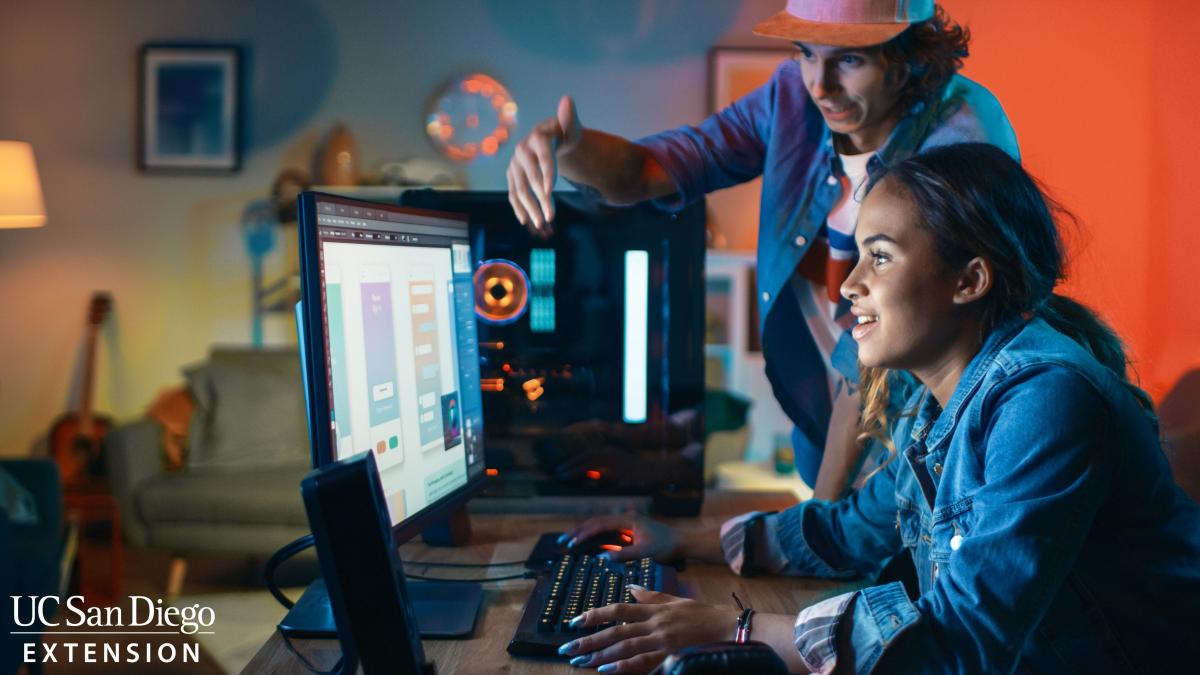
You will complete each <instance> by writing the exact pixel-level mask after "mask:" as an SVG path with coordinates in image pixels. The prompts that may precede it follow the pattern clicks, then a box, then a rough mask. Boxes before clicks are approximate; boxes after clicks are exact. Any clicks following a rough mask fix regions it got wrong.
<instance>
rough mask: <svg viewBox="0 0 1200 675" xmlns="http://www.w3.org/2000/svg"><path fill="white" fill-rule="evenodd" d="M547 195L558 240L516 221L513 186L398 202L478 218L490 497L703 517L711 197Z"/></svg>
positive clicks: (474, 235) (475, 235) (516, 504)
mask: <svg viewBox="0 0 1200 675" xmlns="http://www.w3.org/2000/svg"><path fill="white" fill-rule="evenodd" d="M554 199H555V207H556V208H555V211H556V217H555V221H554V223H553V228H552V229H553V234H552V235H550V236H547V237H542V236H537V235H534V234H531V233H530V232H529V231H528V229H527V228H525V227H524V226H523V225H521V224H520V223H518V222H517V220H516V217H515V216H514V215H513V212H512V207H511V205H510V204H509V202H508V196H507V193H504V192H491V191H435V190H414V191H408V192H405V193H404V194H403V195H402V197H401V204H402V205H404V206H412V207H418V208H425V209H433V210H436V211H443V212H447V213H457V214H464V215H466V216H467V218H468V221H469V225H470V239H471V257H472V260H471V262H472V265H473V268H474V277H473V279H474V285H475V298H476V317H477V325H478V332H479V347H480V362H481V365H480V375H481V384H482V388H483V407H484V415H483V419H484V424H485V434H484V435H485V443H486V445H487V457H488V468H489V473H490V474H491V475H492V476H493V480H492V487H490V488H489V489H488V491H487V492H486V493H485V498H486V497H494V498H496V499H497V500H499V502H500V503H501V505H503V503H504V502H503V500H504V499H505V498H506V497H507V498H510V499H511V501H510V502H509V505H510V507H511V508H515V509H521V508H529V509H534V510H541V509H545V508H546V504H547V500H555V499H557V500H559V501H560V502H570V501H574V502H575V503H578V504H588V503H591V504H602V503H603V500H602V499H600V498H604V497H614V498H622V499H628V498H631V497H644V498H646V499H647V501H649V502H651V506H652V510H654V511H656V512H659V513H666V514H678V515H684V514H694V513H697V512H698V511H699V507H700V502H701V500H702V498H703V461H704V453H703V443H704V438H703V436H704V430H703V429H704V414H703V412H704V411H703V400H704V357H703V350H704V346H703V333H704V252H705V246H704V204H703V203H702V202H701V203H696V204H692V205H690V206H688V207H686V208H684V209H683V210H682V211H679V212H678V213H668V212H666V211H663V210H661V209H659V208H657V207H655V206H654V205H651V204H642V205H638V206H634V207H628V208H616V207H611V206H606V205H603V204H599V203H596V202H595V201H594V200H590V199H588V198H587V197H586V196H584V195H582V194H580V193H574V192H562V193H555V195H554ZM581 496H582V497H588V498H591V499H587V500H579V499H578V498H579V497H581ZM488 501H489V500H488V499H484V500H482V501H481V502H478V503H479V504H483V503H487V502H488ZM473 507H475V506H474V505H473ZM568 508H569V507H568Z"/></svg>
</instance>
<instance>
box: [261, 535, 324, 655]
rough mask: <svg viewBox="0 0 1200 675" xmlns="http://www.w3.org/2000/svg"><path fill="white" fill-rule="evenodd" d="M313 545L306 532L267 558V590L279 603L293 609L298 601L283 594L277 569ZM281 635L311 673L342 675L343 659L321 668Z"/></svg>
mask: <svg viewBox="0 0 1200 675" xmlns="http://www.w3.org/2000/svg"><path fill="white" fill-rule="evenodd" d="M312 545H313V536H312V535H311V534H306V535H304V536H303V537H300V538H299V539H296V540H295V541H293V542H291V543H289V544H287V545H285V546H284V547H283V548H281V549H279V550H278V551H275V553H274V554H273V555H271V558H270V559H269V560H267V565H266V567H265V568H264V569H263V576H265V577H266V581H267V590H269V591H271V595H273V596H275V599H276V600H278V601H279V604H281V605H283V606H284V608H286V609H291V608H292V607H293V606H295V604H296V603H294V602H292V601H291V599H290V598H288V596H286V595H284V594H283V591H281V590H279V585H278V584H276V583H275V570H276V569H278V568H279V566H280V565H282V564H283V563H284V562H286V561H287V560H288V559H289V558H291V557H292V556H294V555H296V554H297V553H300V552H301V551H303V550H305V549H307V548H310V547H312ZM281 637H283V646H284V647H286V648H287V650H288V651H289V652H291V653H292V655H293V656H295V657H296V658H297V659H299V661H300V663H301V664H303V665H304V667H305V668H307V669H308V671H309V672H310V673H316V674H317V675H340V674H341V673H342V659H340V658H339V659H338V660H337V663H335V664H333V669H332V670H320V669H318V668H317V667H316V666H314V665H313V664H312V662H311V661H309V660H308V659H307V658H305V657H304V655H303V654H301V653H300V652H298V651H296V647H295V646H294V645H293V644H292V640H291V638H289V637H287V636H286V635H281Z"/></svg>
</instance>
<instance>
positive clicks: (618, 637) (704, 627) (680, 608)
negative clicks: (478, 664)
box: [560, 587, 741, 673]
mask: <svg viewBox="0 0 1200 675" xmlns="http://www.w3.org/2000/svg"><path fill="white" fill-rule="evenodd" d="M633 594H634V598H635V599H636V600H637V604H625V603H618V604H614V605H608V606H605V607H600V608H597V609H593V610H590V611H588V612H584V613H583V614H580V615H579V619H578V620H577V622H576V623H575V626H576V627H588V626H600V625H603V624H608V623H614V624H616V625H614V626H612V627H611V628H607V629H605V630H602V631H600V632H598V633H593V634H591V635H585V636H583V637H580V638H579V639H577V640H574V641H572V642H569V643H567V644H565V645H563V647H562V649H561V650H560V653H562V654H566V655H568V656H572V657H573V658H572V659H571V665H573V666H586V667H596V666H603V665H605V664H608V665H607V667H605V668H603V669H602V671H601V672H605V673H647V672H650V671H651V670H653V669H654V667H655V666H657V665H658V664H659V663H661V662H662V661H663V659H665V658H667V656H668V655H670V654H673V653H675V652H677V651H679V650H680V649H683V648H684V647H687V646H690V645H697V644H704V643H707V642H718V641H720V640H729V639H731V637H732V636H733V632H734V626H735V624H736V623H737V618H738V615H739V614H740V613H741V612H740V611H739V610H738V609H737V608H736V607H732V606H730V607H714V606H712V605H705V604H701V603H699V602H696V601H695V600H688V599H686V598H678V597H675V596H674V595H668V594H666V593H656V592H654V591H648V590H645V589H641V588H640V587H635V588H634V589H633Z"/></svg>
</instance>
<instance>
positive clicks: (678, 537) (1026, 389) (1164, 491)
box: [562, 144, 1200, 673]
mask: <svg viewBox="0 0 1200 675" xmlns="http://www.w3.org/2000/svg"><path fill="white" fill-rule="evenodd" d="M1056 212H1057V209H1056V208H1054V206H1053V205H1052V204H1051V203H1050V202H1049V201H1048V200H1047V198H1046V197H1045V196H1044V195H1043V194H1042V193H1041V191H1040V190H1039V189H1038V186H1037V185H1036V184H1035V183H1034V181H1033V180H1032V179H1031V178H1030V177H1029V176H1028V175H1027V174H1026V173H1025V171H1024V170H1023V169H1022V168H1021V166H1020V165H1019V164H1018V163H1017V162H1015V161H1014V160H1012V159H1011V158H1010V157H1009V156H1008V155H1006V154H1004V152H1002V151H1000V150H998V149H996V148H995V147H992V146H989V145H982V144H963V145H952V146H946V147H943V148H939V149H935V150H931V151H929V152H927V153H925V154H923V155H920V156H917V157H913V158H911V159H908V160H905V161H903V162H901V163H899V164H897V165H896V166H894V167H892V168H890V170H888V171H887V172H886V173H885V174H884V176H883V177H882V179H880V180H879V181H878V182H877V183H876V185H875V187H874V189H872V190H871V192H870V193H869V194H868V195H867V197H866V198H865V200H864V202H863V205H862V210H861V212H860V215H859V221H858V228H857V231H856V234H855V237H856V240H857V245H858V249H859V254H860V259H859V261H858V263H857V266H856V267H855V268H854V270H853V272H852V273H851V275H850V277H849V279H848V280H847V281H846V283H845V284H844V285H843V286H842V289H841V290H842V295H843V296H845V297H846V298H848V299H849V300H850V301H851V302H852V303H853V312H854V314H855V315H856V316H858V317H859V324H858V326H857V327H856V328H855V330H854V338H855V339H856V340H857V341H858V345H859V359H860V361H861V366H862V367H863V369H864V378H863V391H862V393H863V401H864V403H863V405H864V410H863V425H864V436H870V435H874V436H878V437H884V438H886V442H887V444H888V446H889V450H890V451H891V458H890V460H889V461H888V463H887V464H885V465H884V466H883V467H882V468H881V470H880V471H879V472H878V473H876V474H875V475H874V476H873V477H871V478H870V479H869V480H867V482H866V484H865V485H864V486H863V487H862V488H861V489H860V490H859V491H857V492H855V493H854V494H852V495H851V496H849V497H847V498H846V499H843V500H841V501H837V502H827V501H820V500H814V501H809V502H805V503H802V504H799V505H797V506H794V507H792V508H790V509H788V510H786V511H783V512H782V513H777V514H762V513H752V514H746V515H744V516H740V517H738V518H735V519H733V520H731V521H729V522H726V523H725V524H724V525H722V526H721V528H720V531H719V533H718V532H717V531H715V529H714V530H712V531H707V532H703V531H694V530H693V531H679V530H676V529H673V528H670V527H667V526H665V525H663V524H660V523H657V522H655V521H652V520H650V519H648V518H644V517H640V516H611V517H603V518H596V519H593V520H591V521H588V522H586V523H584V524H583V525H582V526H580V527H579V528H577V529H576V530H575V531H573V532H571V533H568V534H569V536H570V537H572V538H573V541H583V540H585V539H587V538H588V537H589V536H591V535H593V534H595V533H597V532H600V531H604V530H612V529H615V528H619V527H621V528H630V529H632V530H633V534H634V544H633V545H632V546H630V547H628V548H626V549H625V550H624V551H621V552H620V553H617V554H613V555H614V557H617V558H618V559H625V558H631V557H637V556H643V555H653V556H655V557H658V558H660V559H673V558H678V557H696V558H701V559H708V560H713V561H722V560H723V561H727V562H728V563H729V564H730V566H731V567H732V568H733V570H734V571H735V572H737V573H740V574H750V573H754V572H765V573H773V574H787V575H808V576H818V577H828V578H841V577H855V576H863V575H872V574H874V573H875V572H876V571H877V570H878V569H879V568H880V566H881V565H882V564H883V563H884V562H885V561H887V560H888V559H889V558H890V557H892V556H894V555H911V556H912V559H913V561H914V563H915V565H916V569H917V576H918V582H919V586H920V595H919V597H918V598H917V599H916V600H915V601H914V600H910V599H909V597H908V595H907V594H906V593H905V591H904V589H903V587H902V586H901V585H900V583H898V582H895V583H890V584H886V585H879V586H871V587H867V588H864V589H862V590H857V591H854V592H851V593H846V594H844V595H841V596H838V597H834V598H831V599H829V600H826V601H823V602H820V603H818V604H816V605H813V606H810V607H807V608H804V609H803V610H801V611H800V612H799V615H798V616H792V615H766V614H754V615H753V616H752V618H751V634H750V639H752V640H758V641H762V642H766V643H768V644H770V645H771V646H772V647H773V648H774V649H775V651H776V652H778V654H779V655H780V656H781V657H782V658H783V659H784V661H785V662H786V663H787V664H788V666H789V667H790V668H791V669H792V670H794V671H798V672H803V671H808V670H811V671H813V672H822V673H826V672H834V671H835V670H836V671H837V672H863V673H866V672H904V673H912V672H927V671H928V672H937V673H949V672H962V673H1008V672H1013V671H1017V670H1020V671H1022V672H1046V673H1065V672H1090V673H1097V672H1105V673H1107V672H1131V671H1138V672H1148V673H1152V672H1178V671H1179V669H1181V668H1183V669H1191V668H1195V667H1196V664H1197V663H1200V653H1198V651H1200V650H1198V645H1200V640H1198V639H1197V637H1196V636H1197V634H1200V630H1198V629H1200V626H1198V624H1200V507H1197V505H1196V504H1195V503H1193V502H1191V501H1190V500H1189V499H1188V497H1187V496H1186V495H1185V494H1184V493H1183V492H1182V491H1181V490H1180V489H1179V488H1178V487H1177V486H1176V485H1175V482H1174V481H1173V480H1172V476H1171V471H1170V469H1169V468H1168V465H1167V461H1166V459H1165V458H1164V456H1163V453H1162V450H1161V448H1160V445H1159V436H1158V430H1157V425H1156V421H1155V417H1154V414H1153V411H1152V407H1151V402H1150V400H1149V398H1148V397H1147V396H1146V395H1145V393H1143V392H1142V391H1141V390H1140V389H1138V388H1137V387H1135V386H1134V385H1133V384H1131V383H1130V381H1129V380H1128V379H1127V378H1126V375H1125V371H1126V366H1127V363H1126V357H1125V353H1124V350H1123V347H1122V345H1121V343H1120V341H1119V340H1118V338H1117V337H1116V336H1115V335H1114V334H1113V332H1112V331H1111V329H1109V328H1108V327H1107V326H1106V325H1105V324H1104V323H1103V322H1102V321H1101V320H1100V319H1098V318H1097V317H1096V316H1095V315H1094V314H1092V313H1091V312H1090V311H1089V310H1088V309H1086V308H1085V307H1083V306H1081V305H1079V304H1077V303H1075V302H1074V301H1072V300H1069V299H1067V298H1065V297H1063V296H1061V295H1057V294H1055V293H1054V287H1055V285H1056V283H1057V282H1058V281H1059V280H1060V279H1062V278H1063V245H1062V241H1061V239H1060V237H1059V234H1058V231H1057V229H1056V226H1055V218H1054V214H1055V213H1056ZM894 371H895V372H898V371H907V372H908V373H910V374H911V375H912V376H914V377H915V378H916V379H917V380H918V381H919V382H920V384H921V387H920V388H919V390H918V391H917V393H916V394H915V395H914V396H913V397H912V398H911V399H909V401H908V403H907V404H906V405H905V406H904V408H903V410H904V412H903V413H902V414H900V415H893V417H895V418H896V419H887V415H886V411H887V409H888V408H887V405H886V402H887V399H888V385H889V377H890V376H889V373H892V372H894ZM634 596H635V598H636V600H637V603H636V604H617V605H610V606H608V607H604V608H600V609H596V610H592V611H590V612H587V613H586V614H583V615H581V618H580V619H579V620H578V623H579V625H583V626H596V625H599V624H603V623H608V622H618V625H616V626H615V627H611V628H608V629H606V630H602V631H599V632H597V633H594V634H591V635H587V636H584V637H580V638H579V639H577V640H575V641H574V642H571V643H569V644H568V645H565V646H564V648H563V650H562V651H563V653H564V654H569V655H572V656H573V657H575V658H573V659H572V661H571V662H572V664H574V665H579V666H591V667H599V670H601V671H603V672H613V673H618V672H619V673H624V672H642V671H646V670H649V669H650V668H652V667H653V666H654V665H655V664H657V663H658V662H660V661H662V660H663V659H664V658H665V657H666V656H667V655H668V654H670V653H672V652H674V651H677V650H678V649H680V648H682V647H684V646H687V645H690V644H697V643H704V642H714V641H720V640H729V639H732V638H733V634H734V623H735V619H736V618H737V617H738V616H739V614H740V612H739V611H738V610H737V609H735V608H733V607H716V606H708V605H703V604H700V603H697V602H695V601H691V600H685V599H681V598H676V597H672V596H668V595H665V594H660V593H653V592H648V591H636V592H635V593H634ZM620 622H625V623H620Z"/></svg>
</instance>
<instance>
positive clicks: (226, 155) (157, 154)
mask: <svg viewBox="0 0 1200 675" xmlns="http://www.w3.org/2000/svg"><path fill="white" fill-rule="evenodd" d="M138 71H139V72H138V156H137V161H138V168H139V169H141V170H143V171H167V172H233V171H237V170H238V169H239V168H240V166H241V159H242V158H241V133H242V130H241V98H240V93H241V50H240V48H238V47H236V46H233V45H186V44H146V45H143V46H142V49H141V52H140V54H139V58H138Z"/></svg>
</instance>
